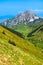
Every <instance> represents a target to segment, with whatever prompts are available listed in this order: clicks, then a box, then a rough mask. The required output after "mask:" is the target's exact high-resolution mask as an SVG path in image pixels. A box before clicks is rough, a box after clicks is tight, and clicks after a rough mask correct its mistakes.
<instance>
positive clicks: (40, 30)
mask: <svg viewBox="0 0 43 65" xmlns="http://www.w3.org/2000/svg"><path fill="white" fill-rule="evenodd" d="M28 39H29V40H30V41H31V42H32V43H33V44H34V45H35V46H38V47H40V48H42V49H43V24H42V25H40V26H38V27H36V29H34V30H33V31H32V32H31V33H30V34H28Z"/></svg>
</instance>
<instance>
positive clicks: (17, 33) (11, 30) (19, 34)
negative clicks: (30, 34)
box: [1, 25, 24, 39]
mask: <svg viewBox="0 0 43 65" xmlns="http://www.w3.org/2000/svg"><path fill="white" fill-rule="evenodd" d="M1 26H2V27H4V28H5V29H7V30H9V31H10V32H12V33H14V34H16V35H18V36H19V37H21V38H23V39H24V37H23V35H22V34H21V33H19V32H17V31H14V30H13V29H10V28H7V27H5V26H3V25H1ZM3 34H5V32H4V31H3Z"/></svg>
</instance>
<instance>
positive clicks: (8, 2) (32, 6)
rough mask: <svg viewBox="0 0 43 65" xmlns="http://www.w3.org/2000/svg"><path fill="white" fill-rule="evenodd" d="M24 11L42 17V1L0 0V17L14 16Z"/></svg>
mask: <svg viewBox="0 0 43 65" xmlns="http://www.w3.org/2000/svg"><path fill="white" fill-rule="evenodd" d="M26 10H32V11H33V12H34V13H36V14H37V15H38V16H40V17H43V0H0V16H5V15H13V16H15V15H17V14H19V13H21V12H24V11H26Z"/></svg>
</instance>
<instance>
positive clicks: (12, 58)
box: [0, 26, 43, 65]
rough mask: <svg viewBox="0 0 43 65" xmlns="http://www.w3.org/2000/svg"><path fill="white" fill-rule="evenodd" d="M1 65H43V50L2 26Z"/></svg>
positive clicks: (0, 29)
mask: <svg viewBox="0 0 43 65" xmlns="http://www.w3.org/2000/svg"><path fill="white" fill-rule="evenodd" d="M0 65H43V50H41V49H39V48H37V47H34V45H33V44H31V43H30V42H29V41H28V40H25V39H23V38H21V37H19V36H18V35H16V34H15V33H12V32H10V31H9V30H7V29H5V28H3V27H2V26H0Z"/></svg>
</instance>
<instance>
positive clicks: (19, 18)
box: [3, 11, 39, 26]
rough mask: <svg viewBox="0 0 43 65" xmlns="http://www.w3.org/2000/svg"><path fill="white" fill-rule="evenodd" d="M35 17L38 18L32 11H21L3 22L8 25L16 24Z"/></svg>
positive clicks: (30, 20) (32, 19)
mask: <svg viewBox="0 0 43 65" xmlns="http://www.w3.org/2000/svg"><path fill="white" fill-rule="evenodd" d="M36 19H39V17H38V16H37V15H35V14H34V13H32V12H31V11H25V12H24V13H21V14H19V15H17V16H16V17H14V18H12V19H9V20H6V21H5V22H3V24H4V25H5V26H6V25H7V24H8V25H11V26H13V25H16V24H18V23H20V22H24V21H25V22H32V21H34V20H36Z"/></svg>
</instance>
